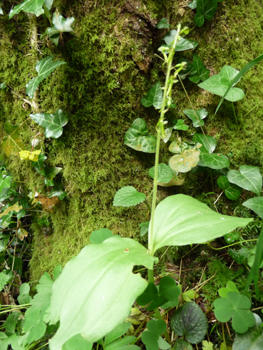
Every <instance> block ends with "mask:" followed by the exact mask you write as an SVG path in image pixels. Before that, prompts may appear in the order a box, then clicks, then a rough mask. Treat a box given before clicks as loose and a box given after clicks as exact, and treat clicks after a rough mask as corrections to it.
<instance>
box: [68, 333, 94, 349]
mask: <svg viewBox="0 0 263 350" xmlns="http://www.w3.org/2000/svg"><path fill="white" fill-rule="evenodd" d="M92 345H93V344H92V343H89V342H87V340H86V339H84V338H83V337H82V336H81V335H80V334H77V335H74V336H73V337H72V338H70V339H69V340H68V341H67V342H66V343H65V344H64V345H63V346H62V350H91V349H92Z"/></svg>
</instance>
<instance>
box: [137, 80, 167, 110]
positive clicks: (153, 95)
mask: <svg viewBox="0 0 263 350" xmlns="http://www.w3.org/2000/svg"><path fill="white" fill-rule="evenodd" d="M141 102H142V105H143V106H144V107H151V106H153V107H155V108H156V109H160V108H161V107H162V103H163V92H162V87H161V83H160V82H159V81H158V82H157V83H156V84H155V85H154V86H152V87H151V88H150V90H149V91H148V94H147V96H143V97H142V98H141Z"/></svg>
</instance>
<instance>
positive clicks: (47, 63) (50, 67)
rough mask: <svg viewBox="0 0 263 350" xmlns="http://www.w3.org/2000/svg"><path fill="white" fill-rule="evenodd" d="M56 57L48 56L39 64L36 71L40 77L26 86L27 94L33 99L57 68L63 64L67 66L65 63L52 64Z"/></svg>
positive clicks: (56, 62)
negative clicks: (42, 83) (43, 82)
mask: <svg viewBox="0 0 263 350" xmlns="http://www.w3.org/2000/svg"><path fill="white" fill-rule="evenodd" d="M54 57H55V56H54V55H52V56H48V57H45V58H43V59H42V60H40V61H38V62H37V64H36V71H37V73H38V76H37V77H36V78H33V79H31V80H30V82H29V83H28V84H27V85H26V93H27V94H28V96H29V97H31V98H33V95H34V92H35V91H36V89H37V88H38V85H39V84H40V82H41V81H42V80H44V79H45V78H47V77H48V76H49V75H50V74H51V73H52V72H53V71H54V70H55V69H56V68H57V67H59V66H61V65H62V64H66V62H64V61H55V62H52V60H53V58H54Z"/></svg>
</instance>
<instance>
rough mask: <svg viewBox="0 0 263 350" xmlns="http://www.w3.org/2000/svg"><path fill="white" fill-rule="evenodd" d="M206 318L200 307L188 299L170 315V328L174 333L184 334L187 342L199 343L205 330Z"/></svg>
mask: <svg viewBox="0 0 263 350" xmlns="http://www.w3.org/2000/svg"><path fill="white" fill-rule="evenodd" d="M207 327H208V324H207V319H206V316H205V314H204V313H203V311H202V310H201V309H200V307H199V306H198V305H197V304H196V303H195V302H193V301H189V302H188V303H186V304H184V305H183V306H181V307H179V309H178V310H176V311H175V313H174V314H173V316H172V319H171V328H172V330H173V331H174V332H175V334H177V335H180V336H184V337H185V339H186V340H187V341H189V343H192V344H197V343H200V342H201V341H202V340H203V339H204V337H205V335H206V332H207Z"/></svg>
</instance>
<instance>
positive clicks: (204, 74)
mask: <svg viewBox="0 0 263 350" xmlns="http://www.w3.org/2000/svg"><path fill="white" fill-rule="evenodd" d="M192 70H193V73H190V76H189V80H190V81H192V82H193V83H195V84H197V83H199V81H200V80H202V81H204V80H206V79H208V78H209V69H206V68H205V66H204V63H203V61H202V59H201V58H200V57H199V56H197V55H196V54H194V57H193V67H192Z"/></svg>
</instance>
